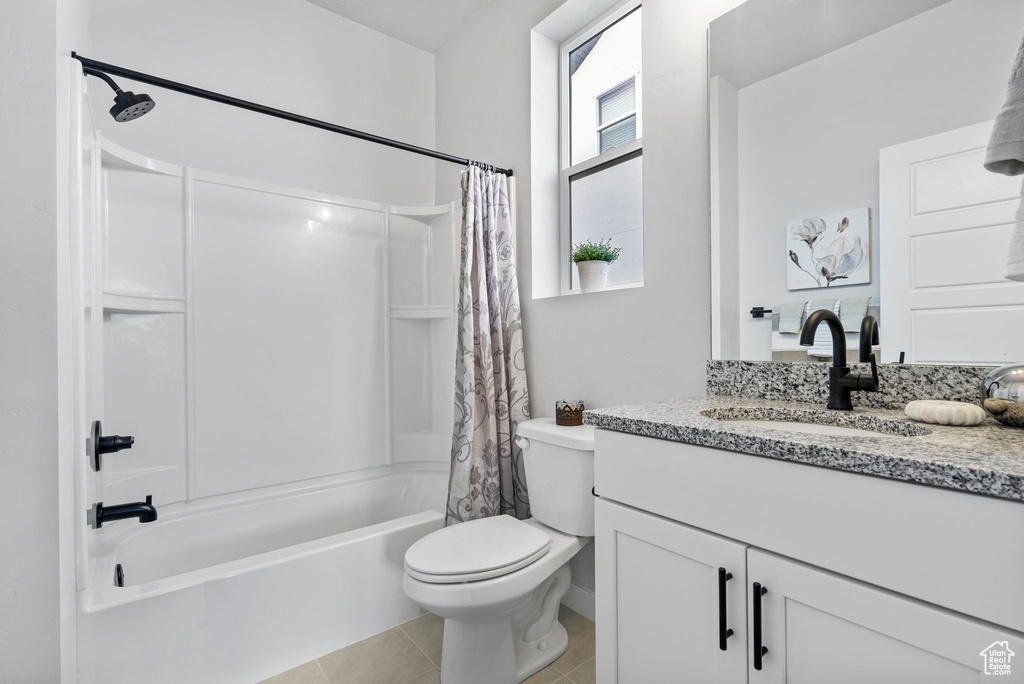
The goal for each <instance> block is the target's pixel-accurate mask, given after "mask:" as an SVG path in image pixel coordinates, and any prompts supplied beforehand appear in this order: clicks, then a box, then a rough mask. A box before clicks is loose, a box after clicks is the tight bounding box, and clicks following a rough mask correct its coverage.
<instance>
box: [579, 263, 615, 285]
mask: <svg viewBox="0 0 1024 684" xmlns="http://www.w3.org/2000/svg"><path fill="white" fill-rule="evenodd" d="M576 269H577V271H578V272H579V275H580V291H581V292H597V291H599V290H603V289H604V287H605V285H607V284H608V262H607V261H577V262H576Z"/></svg>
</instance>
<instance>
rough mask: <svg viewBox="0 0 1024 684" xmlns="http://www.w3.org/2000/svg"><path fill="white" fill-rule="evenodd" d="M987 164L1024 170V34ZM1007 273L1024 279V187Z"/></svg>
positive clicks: (1016, 173) (1005, 170)
mask: <svg viewBox="0 0 1024 684" xmlns="http://www.w3.org/2000/svg"><path fill="white" fill-rule="evenodd" d="M985 168H986V169H988V170H989V171H991V172H993V173H1002V174H1005V175H1007V176H1019V175H1021V174H1024V37H1022V38H1021V44H1020V49H1019V50H1017V58H1016V59H1015V60H1014V61H1013V67H1012V68H1011V70H1010V84H1009V86H1008V87H1007V90H1006V103H1005V104H1004V105H1003V108H1002V109H1001V110H1000V111H999V114H997V115H996V122H995V127H994V128H993V129H992V138H991V139H990V140H989V143H988V152H987V153H986V155H985ZM1006 266H1007V273H1006V277H1007V278H1009V279H1010V280H1021V281H1024V187H1022V188H1021V206H1020V208H1019V209H1018V210H1017V226H1016V228H1015V229H1014V232H1013V237H1012V238H1011V239H1010V253H1009V258H1008V259H1007V264H1006Z"/></svg>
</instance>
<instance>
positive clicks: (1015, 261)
mask: <svg viewBox="0 0 1024 684" xmlns="http://www.w3.org/2000/svg"><path fill="white" fill-rule="evenodd" d="M1006 277H1007V278H1009V279H1010V280H1021V281H1024V186H1022V187H1021V189H1020V206H1019V207H1017V227H1016V228H1014V230H1013V237H1011V238H1010V257H1009V259H1007V262H1006Z"/></svg>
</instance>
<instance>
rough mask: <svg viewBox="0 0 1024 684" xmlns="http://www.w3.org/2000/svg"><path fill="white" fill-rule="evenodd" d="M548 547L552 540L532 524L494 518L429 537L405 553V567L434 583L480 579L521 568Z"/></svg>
mask: <svg viewBox="0 0 1024 684" xmlns="http://www.w3.org/2000/svg"><path fill="white" fill-rule="evenodd" d="M550 546H551V537H549V536H548V535H547V534H545V533H544V532H542V531H541V530H539V529H537V528H536V527H534V526H533V525H527V524H526V523H524V522H522V521H520V520H516V519H515V518H513V517H511V516H508V515H496V516H494V517H491V518H482V519H480V520H470V521H469V522H464V523H460V524H458V525H453V526H452V527H445V528H444V529H441V530H438V531H436V532H432V533H430V534H428V535H427V536H426V537H424V538H423V539H420V540H419V541H418V542H416V543H415V544H413V545H412V546H410V547H409V550H408V551H406V553H405V565H406V568H407V569H409V570H411V571H413V574H415V575H418V576H423V575H426V576H427V577H434V578H436V579H434V580H433V581H437V582H445V581H453V579H454V578H455V577H460V578H465V577H472V578H473V579H482V578H483V576H484V575H486V576H487V577H495V576H497V575H500V574H504V573H507V572H511V571H513V570H517V569H519V568H521V567H524V566H525V565H528V564H529V563H532V562H533V561H535V560H537V559H538V558H540V557H541V556H543V555H544V554H545V553H547V552H548V548H549V547H550ZM503 570H504V573H503V572H501V571H503ZM446 578H447V579H446ZM455 581H467V580H466V579H459V580H455Z"/></svg>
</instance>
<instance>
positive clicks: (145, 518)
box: [89, 494, 156, 529]
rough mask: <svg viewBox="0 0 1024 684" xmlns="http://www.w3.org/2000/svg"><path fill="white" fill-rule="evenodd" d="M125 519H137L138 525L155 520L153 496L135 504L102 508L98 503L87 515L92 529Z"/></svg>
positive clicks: (101, 504) (100, 503) (101, 503)
mask: <svg viewBox="0 0 1024 684" xmlns="http://www.w3.org/2000/svg"><path fill="white" fill-rule="evenodd" d="M126 518H138V519H139V522H140V523H151V522H153V521H154V520H156V506H154V505H153V495H152V494H150V495H149V496H147V497H146V502H145V503H143V502H141V501H136V502H135V503H126V504H118V505H117V506H104V505H103V502H102V501H100V502H99V503H98V504H95V505H94V506H93V509H92V511H91V512H90V514H89V524H90V525H91V526H92V527H93V529H97V528H100V527H103V523H105V522H111V521H113V520H125V519H126Z"/></svg>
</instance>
